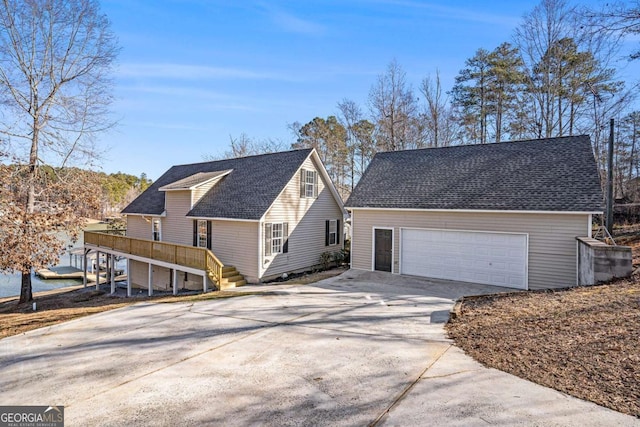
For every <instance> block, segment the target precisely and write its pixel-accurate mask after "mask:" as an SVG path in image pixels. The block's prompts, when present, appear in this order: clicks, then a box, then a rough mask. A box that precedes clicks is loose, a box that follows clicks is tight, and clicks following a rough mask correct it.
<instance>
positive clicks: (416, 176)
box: [347, 136, 602, 289]
mask: <svg viewBox="0 0 640 427" xmlns="http://www.w3.org/2000/svg"><path fill="white" fill-rule="evenodd" d="M347 207H348V209H349V210H350V211H351V215H352V243H351V260H352V268H355V269H364V270H380V271H390V272H393V273H397V274H406V275H413V276H423V277H432V278H438V279H448V280H455V281H463V282H472V283H482V284H489V285H494V286H505V287H509V288H517V289H536V288H552V287H564V286H572V285H575V284H576V280H577V259H576V257H577V244H576V237H582V236H587V237H590V235H591V223H592V216H593V215H594V214H601V213H602V193H601V190H600V182H599V175H598V172H597V169H596V164H595V160H594V157H593V153H592V150H591V143H590V141H589V137H588V136H577V137H564V138H551V139H543V140H531V141H518V142H502V143H496V144H487V145H470V146H455V147H445V148H430V149H421V150H407V151H399V152H388V153H379V154H377V155H376V156H375V157H374V159H373V160H372V162H371V164H370V165H369V167H368V168H367V170H366V172H365V173H364V175H363V176H362V179H361V180H360V182H359V183H358V185H357V187H356V188H355V189H354V191H353V193H352V195H351V197H350V198H349V200H348V201H347Z"/></svg>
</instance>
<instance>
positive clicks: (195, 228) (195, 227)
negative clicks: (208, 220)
mask: <svg viewBox="0 0 640 427" xmlns="http://www.w3.org/2000/svg"><path fill="white" fill-rule="evenodd" d="M193 246H198V220H197V219H195V220H193Z"/></svg>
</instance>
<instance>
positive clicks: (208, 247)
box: [207, 221, 211, 250]
mask: <svg viewBox="0 0 640 427" xmlns="http://www.w3.org/2000/svg"><path fill="white" fill-rule="evenodd" d="M207 249H209V250H211V221H207Z"/></svg>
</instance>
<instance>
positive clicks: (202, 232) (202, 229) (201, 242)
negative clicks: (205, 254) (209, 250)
mask: <svg viewBox="0 0 640 427" xmlns="http://www.w3.org/2000/svg"><path fill="white" fill-rule="evenodd" d="M198 247H200V248H206V247H207V221H205V220H201V219H199V220H198Z"/></svg>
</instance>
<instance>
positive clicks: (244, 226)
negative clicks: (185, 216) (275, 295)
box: [190, 220, 259, 282]
mask: <svg viewBox="0 0 640 427" xmlns="http://www.w3.org/2000/svg"><path fill="white" fill-rule="evenodd" d="M190 230H191V229H190ZM211 251H212V252H213V253H214V254H215V255H216V256H217V257H218V259H219V260H220V261H222V263H223V264H225V265H233V266H234V267H235V268H236V270H238V272H239V273H240V274H242V275H243V276H245V279H247V281H248V282H257V281H258V278H259V277H258V222H257V221H254V222H251V221H220V220H212V221H211Z"/></svg>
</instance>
